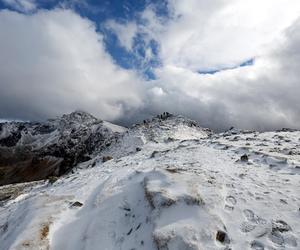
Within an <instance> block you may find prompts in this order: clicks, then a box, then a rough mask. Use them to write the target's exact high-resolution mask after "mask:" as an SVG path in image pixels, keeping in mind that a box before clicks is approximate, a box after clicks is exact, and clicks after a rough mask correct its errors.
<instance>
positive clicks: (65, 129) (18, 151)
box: [0, 112, 125, 185]
mask: <svg viewBox="0 0 300 250" xmlns="http://www.w3.org/2000/svg"><path fill="white" fill-rule="evenodd" d="M122 131H125V129H124V128H122V127H118V126H115V125H114V126H110V124H109V123H107V122H103V121H101V120H98V119H97V118H95V117H93V116H91V115H90V114H87V113H84V112H73V113H71V114H69V115H63V116H62V117H60V118H57V119H52V120H48V121H46V122H41V123H39V122H35V123H32V122H9V123H1V124H0V185H5V184H10V183H17V182H24V181H33V180H40V179H44V178H47V177H49V176H52V175H54V176H58V175H62V174H65V173H67V172H69V171H70V170H71V169H72V167H73V166H75V165H77V164H78V163H80V162H83V161H87V160H89V159H91V157H92V155H93V153H94V152H95V151H97V152H99V151H101V150H102V149H103V148H105V147H107V146H108V145H110V144H111V143H112V142H113V141H115V140H116V139H117V138H118V136H119V134H120V132H122Z"/></svg>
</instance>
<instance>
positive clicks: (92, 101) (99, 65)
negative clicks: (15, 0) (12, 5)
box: [0, 9, 142, 119]
mask: <svg viewBox="0 0 300 250" xmlns="http://www.w3.org/2000/svg"><path fill="white" fill-rule="evenodd" d="M0 31H1V32H0V54H1V57H0V65H1V68H0V76H1V80H0V88H1V91H0V117H7V118H10V117H11V118H23V119H30V118H31V119H36V118H45V117H51V116H55V115H58V114H62V113H66V112H71V111H73V110H75V109H83V110H87V111H89V112H92V113H93V114H95V115H97V116H99V117H101V118H104V119H116V118H119V117H120V116H122V115H125V113H127V112H133V111H134V110H135V109H136V108H138V107H140V106H141V105H142V91H141V90H140V88H141V84H140V83H139V81H140V79H139V77H138V76H137V75H136V74H135V73H134V72H133V71H129V70H124V69H122V68H120V67H118V66H117V65H115V64H114V62H113V60H112V58H111V57H110V55H109V54H107V52H106V51H105V47H104V44H103V41H102V35H101V34H99V33H97V32H96V31H95V27H94V24H93V23H92V22H90V21H89V20H88V19H84V18H82V17H80V16H79V15H77V14H75V13H74V12H73V11H70V10H61V9H56V10H52V11H38V12H37V13H35V14H33V15H29V16H27V15H23V14H20V13H16V12H12V11H7V10H4V11H1V12H0ZM12 116H13V117H12Z"/></svg>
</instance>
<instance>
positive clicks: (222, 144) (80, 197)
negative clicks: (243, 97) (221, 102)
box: [0, 113, 300, 250]
mask: <svg viewBox="0 0 300 250" xmlns="http://www.w3.org/2000/svg"><path fill="white" fill-rule="evenodd" d="M91 124H93V123H91ZM104 125H105V126H106V127H108V128H110V129H111V130H112V131H116V130H117V132H118V135H117V136H115V137H114V138H115V139H114V140H110V143H109V145H106V147H104V148H102V149H101V150H98V151H97V150H94V151H93V154H91V155H90V156H91V157H92V159H90V160H88V161H86V162H83V163H80V164H78V165H77V166H76V168H74V169H73V173H68V174H66V175H64V176H62V177H60V178H59V179H58V180H56V181H55V180H52V179H50V180H46V181H37V182H31V183H25V184H14V185H7V186H3V187H0V200H2V201H0V202H1V207H0V249H1V250H2V249H3V250H7V249H55V250H68V249H70V250H77V249H78V250H79V249H87V250H90V249H92V250H94V249H101V250H106V249H109V250H111V249H113V250H114V249H126V250H127V249H128V250H129V249H136V250H139V249H147V250H152V249H159V250H173V249H174V250H200V249H205V250H210V249H227V250H229V249H232V250H244V249H269V250H271V249H294V250H295V249H299V247H300V223H299V219H300V210H299V208H300V195H299V194H300V177H299V175H300V153H299V146H300V132H299V131H292V130H287V129H285V130H282V131H276V132H265V133H258V132H252V131H241V130H237V129H231V130H229V131H227V132H224V133H220V134H215V133H213V132H212V131H210V130H208V129H203V128H201V126H199V125H198V124H197V123H196V122H194V121H191V120H188V119H186V118H184V117H180V116H173V115H170V114H168V113H164V114H162V115H160V116H158V117H156V118H153V119H152V120H149V121H144V122H143V123H141V124H138V125H135V126H134V127H133V128H131V129H128V130H125V131H123V130H122V129H121V128H119V127H114V126H113V125H110V124H106V123H102V126H104ZM92 126H94V125H92ZM87 127H89V126H88V125H87ZM101 145H102V144H101Z"/></svg>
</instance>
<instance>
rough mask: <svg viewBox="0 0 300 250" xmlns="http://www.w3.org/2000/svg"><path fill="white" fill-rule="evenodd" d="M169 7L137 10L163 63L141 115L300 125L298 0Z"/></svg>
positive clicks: (173, 3) (263, 126) (174, 1)
mask: <svg viewBox="0 0 300 250" xmlns="http://www.w3.org/2000/svg"><path fill="white" fill-rule="evenodd" d="M168 10H169V18H166V17H161V16H158V15H157V14H156V12H155V7H153V6H149V7H148V8H147V9H146V10H145V11H144V12H142V13H141V18H142V19H144V26H143V27H140V30H142V32H144V33H147V36H148V38H147V39H154V40H155V41H157V42H158V44H159V48H160V50H159V52H160V53H159V56H160V58H161V61H162V65H161V66H160V67H157V68H156V70H155V75H156V78H157V79H156V80H155V81H152V83H151V87H149V89H148V90H147V93H148V97H147V104H146V105H145V107H146V108H145V109H144V111H143V112H144V113H146V114H153V113H156V112H160V111H164V110H168V111H170V112H174V113H181V114H184V115H187V116H189V117H192V118H194V119H197V120H199V121H200V122H201V123H202V124H203V125H205V126H208V127H210V128H213V129H216V130H222V129H225V128H229V127H230V126H232V125H234V126H237V127H240V128H247V129H259V130H270V129H277V128H280V127H297V128H300V116H299V115H300V113H299V112H300V110H299V107H300V101H299V94H300V83H299V79H300V73H299V70H298V69H299V67H300V58H299V53H300V46H299V44H300V43H299V42H300V41H299V36H298V35H296V34H298V33H300V21H297V19H298V18H299V17H300V15H299V13H300V2H299V1H297V0H291V1H288V2H287V1H284V0H266V1H263V2H262V1H259V0H251V1H250V0H249V1H238V0H230V1H220V0H212V1H205V0H201V1H196V0H187V1H180V0H169V1H168ZM140 32H141V31H140ZM253 58H255V60H253V63H248V64H245V62H249V61H252V59H253ZM241 66H243V67H241ZM222 69H227V70H224V71H223V70H222ZM214 70H216V72H217V73H215V74H199V73H198V72H199V71H200V72H201V71H204V72H205V71H214ZM218 70H221V71H220V72H218ZM149 85H150V84H148V86H149ZM158 93H164V94H163V95H159V94H158Z"/></svg>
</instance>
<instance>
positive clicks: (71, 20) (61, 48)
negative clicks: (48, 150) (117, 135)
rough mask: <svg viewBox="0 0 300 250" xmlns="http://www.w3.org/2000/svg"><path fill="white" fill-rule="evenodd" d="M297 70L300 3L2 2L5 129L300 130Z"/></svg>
mask: <svg viewBox="0 0 300 250" xmlns="http://www.w3.org/2000/svg"><path fill="white" fill-rule="evenodd" d="M299 69H300V1H299V0H288V1H286V0H185V1H182V0H152V1H151V0H98V1H97V0H63V1H58V0H0V119H8V120H10V119H18V120H19V119H21V120H43V119H46V118H49V117H56V116H58V115H62V114H64V113H70V112H72V111H74V110H83V111H87V112H89V113H91V114H93V115H95V116H97V117H99V118H101V119H104V120H108V121H112V122H115V123H119V124H123V125H130V124H133V123H135V122H138V121H141V120H142V119H145V118H148V117H151V116H153V115H156V114H158V113H161V112H164V111H168V112H170V113H174V114H181V115H185V116H187V117H189V118H191V119H195V120H197V121H199V122H200V123H201V124H202V125H203V126H205V127H209V128H212V129H214V130H225V129H228V128H230V127H231V126H234V127H238V128H243V129H255V130H273V129H279V128H282V127H291V128H300V98H299V97H300V70H299Z"/></svg>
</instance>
